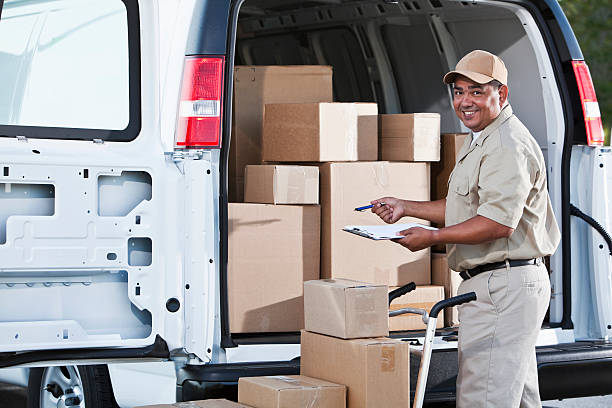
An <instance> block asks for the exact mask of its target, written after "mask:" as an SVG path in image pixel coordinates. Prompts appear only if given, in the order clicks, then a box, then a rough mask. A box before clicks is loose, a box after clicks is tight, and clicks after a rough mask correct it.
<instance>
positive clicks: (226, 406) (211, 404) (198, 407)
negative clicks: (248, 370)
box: [137, 399, 252, 408]
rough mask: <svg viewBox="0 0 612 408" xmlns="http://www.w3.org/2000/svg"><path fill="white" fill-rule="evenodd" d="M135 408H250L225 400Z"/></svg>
mask: <svg viewBox="0 0 612 408" xmlns="http://www.w3.org/2000/svg"><path fill="white" fill-rule="evenodd" d="M137 408H252V407H250V406H248V405H244V404H239V403H237V402H232V401H228V400H225V399H214V400H202V401H188V402H177V403H174V404H161V405H145V406H142V407H137Z"/></svg>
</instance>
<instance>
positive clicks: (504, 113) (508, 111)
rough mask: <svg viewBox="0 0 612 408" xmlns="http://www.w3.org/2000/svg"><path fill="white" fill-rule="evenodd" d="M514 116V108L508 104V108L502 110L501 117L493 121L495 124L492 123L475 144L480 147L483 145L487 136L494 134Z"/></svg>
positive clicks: (498, 116)
mask: <svg viewBox="0 0 612 408" xmlns="http://www.w3.org/2000/svg"><path fill="white" fill-rule="evenodd" d="M512 115H513V112H512V106H510V104H509V103H508V104H506V106H504V107H503V108H502V110H501V112H500V113H499V115H497V117H496V118H495V119H494V120H493V122H491V123H490V124H489V125H488V126H487V127H486V128H484V129H483V130H482V133H481V134H480V136H479V137H478V139H477V140H476V143H475V144H476V145H478V146H480V145H482V142H484V140H485V139H486V138H487V136H489V135H490V134H491V133H493V132H494V131H495V130H496V129H497V128H498V127H500V126H501V124H502V123H504V122H505V121H506V120H508V119H510V117H511V116H512Z"/></svg>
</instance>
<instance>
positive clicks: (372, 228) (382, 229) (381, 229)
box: [342, 223, 437, 241]
mask: <svg viewBox="0 0 612 408" xmlns="http://www.w3.org/2000/svg"><path fill="white" fill-rule="evenodd" d="M414 227H418V228H424V229H428V230H437V228H436V227H430V226H429V225H423V224H417V223H408V224H386V225H347V226H346V227H344V228H342V230H343V231H346V232H350V233H351V234H355V235H359V236H361V237H364V238H368V239H373V240H375V241H382V240H386V239H398V238H404V236H403V235H398V232H400V231H403V230H407V229H408V228H414Z"/></svg>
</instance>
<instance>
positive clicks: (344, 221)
mask: <svg viewBox="0 0 612 408" xmlns="http://www.w3.org/2000/svg"><path fill="white" fill-rule="evenodd" d="M320 171H321V219H322V224H321V228H322V231H321V277H322V278H325V279H338V278H345V279H354V280H358V281H362V282H370V283H375V284H382V285H389V286H402V285H405V284H407V283H409V282H411V281H414V282H415V283H416V284H417V285H428V284H429V283H430V282H431V274H430V271H431V262H430V257H429V254H430V250H429V249H424V250H421V251H417V252H411V251H409V250H408V249H406V248H404V247H402V246H400V245H398V244H396V243H394V242H390V241H373V240H370V239H367V238H363V237H360V236H358V235H355V234H350V233H348V232H346V231H342V228H343V227H345V226H347V225H376V224H384V223H383V221H382V220H381V219H380V218H379V217H378V216H377V215H376V214H373V213H371V212H369V211H364V212H357V211H353V209H354V208H356V207H359V206H363V205H366V204H368V203H369V202H370V201H371V200H374V199H377V198H381V197H387V196H394V197H401V198H405V199H411V200H421V201H426V200H429V164H428V163H397V162H395V163H389V162H359V163H325V164H323V165H322V166H321V167H320ZM402 222H420V223H423V224H428V223H427V222H426V221H423V220H418V219H416V218H404V219H402Z"/></svg>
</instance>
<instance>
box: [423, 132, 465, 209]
mask: <svg viewBox="0 0 612 408" xmlns="http://www.w3.org/2000/svg"><path fill="white" fill-rule="evenodd" d="M466 138H469V134H467V133H445V134H443V135H442V136H441V137H440V144H441V148H440V161H439V162H437V163H432V164H431V199H432V200H441V199H443V198H446V195H447V194H448V178H449V177H450V174H451V173H452V171H453V169H454V168H455V163H456V162H457V159H458V155H459V150H461V147H462V146H463V144H464V143H465V139H466Z"/></svg>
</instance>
